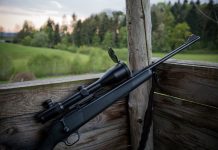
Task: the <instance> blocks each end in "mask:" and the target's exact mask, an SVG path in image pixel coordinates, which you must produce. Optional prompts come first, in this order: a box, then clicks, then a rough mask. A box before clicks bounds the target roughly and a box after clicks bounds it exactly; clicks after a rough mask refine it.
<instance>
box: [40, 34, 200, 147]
mask: <svg viewBox="0 0 218 150" xmlns="http://www.w3.org/2000/svg"><path fill="white" fill-rule="evenodd" d="M199 39H200V37H199V36H196V35H191V36H190V37H189V38H188V40H187V41H186V42H185V43H184V44H183V45H181V46H180V47H178V48H176V49H175V50H173V51H171V52H170V53H169V54H167V55H166V56H165V57H163V58H162V59H160V60H158V61H156V62H154V63H153V64H151V65H149V66H147V67H146V68H144V69H142V70H140V71H139V72H137V73H136V74H134V75H132V77H129V75H130V71H129V69H128V67H127V66H126V65H125V64H124V63H121V62H120V61H118V59H117V57H116V55H115V54H114V53H113V51H112V50H109V55H110V56H111V58H112V60H114V61H115V62H117V65H116V66H117V67H116V66H115V67H114V68H119V69H114V68H112V69H110V70H109V71H107V72H106V74H105V75H104V76H103V77H102V78H100V79H99V80H97V81H96V82H95V83H94V85H96V83H97V84H100V83H99V82H103V81H108V82H106V83H107V84H101V85H108V84H109V83H114V81H119V80H120V79H122V78H125V79H124V81H123V82H121V83H120V84H119V85H118V86H116V87H115V88H113V89H112V90H110V91H108V92H107V93H105V94H104V95H102V96H100V97H99V98H97V99H94V100H91V101H89V100H87V101H85V102H84V103H82V104H81V105H80V107H78V108H75V107H73V108H74V109H69V108H70V105H74V104H75V103H77V102H78V101H80V100H81V99H82V98H80V100H78V99H76V100H73V101H72V102H70V105H68V106H67V108H68V109H67V111H66V112H65V113H64V114H63V115H62V116H61V117H59V118H58V119H56V120H55V121H53V122H52V124H51V126H50V127H49V131H48V133H47V137H46V139H45V140H44V141H43V142H42V143H41V144H40V146H39V148H38V149H39V150H52V149H53V148H54V147H55V145H56V144H57V143H59V142H61V141H63V140H66V141H65V144H67V145H68V144H69V143H68V142H67V138H68V137H69V136H70V135H72V134H74V133H75V134H76V135H77V137H78V138H77V140H76V141H74V142H73V143H71V144H74V143H75V142H77V141H78V140H79V134H78V132H76V131H77V130H78V129H79V128H80V127H81V126H83V125H84V124H85V123H87V122H88V121H89V120H91V119H92V118H94V117H95V116H96V115H98V114H99V113H101V112H102V111H104V110H105V109H106V108H108V107H109V106H111V105H112V104H113V103H114V102H116V101H117V100H118V99H119V98H121V97H122V96H125V95H126V94H128V93H129V92H131V91H132V90H134V89H135V88H137V87H138V86H139V85H141V84H142V83H143V82H145V81H147V80H148V79H150V78H151V77H152V76H153V69H154V68H155V67H157V66H158V65H160V64H161V63H163V62H164V61H166V60H167V59H169V58H171V57H172V56H174V55H175V54H177V53H178V52H180V51H182V50H184V49H185V48H187V47H188V46H190V45H192V44H193V43H195V42H196V41H198V40H199ZM111 70H112V71H111ZM110 75H112V77H110ZM103 79H104V80H103ZM117 79H119V80H117ZM88 87H93V88H88ZM88 87H87V88H85V89H91V90H90V91H91V93H94V92H95V90H96V89H99V88H100V87H102V86H97V87H98V88H95V86H93V84H91V85H90V86H88ZM81 93H82V92H81V91H80V94H81ZM76 95H77V94H76ZM88 95H89V93H88V94H85V96H88ZM85 96H84V95H83V94H82V97H85ZM73 97H74V96H73ZM71 100H72V97H71V98H70V101H71ZM67 101H68V102H69V99H67ZM65 103H67V102H66V100H65V101H64V102H63V103H61V104H65ZM58 105H59V104H58ZM55 107H59V106H55ZM51 108H53V105H52V106H51ZM62 112H64V111H62ZM40 114H44V113H40ZM45 114H46V113H45ZM55 114H57V113H55ZM39 116H42V115H39ZM45 116H46V115H45ZM51 116H52V117H53V115H51ZM54 116H55V115H54ZM52 117H48V118H52Z"/></svg>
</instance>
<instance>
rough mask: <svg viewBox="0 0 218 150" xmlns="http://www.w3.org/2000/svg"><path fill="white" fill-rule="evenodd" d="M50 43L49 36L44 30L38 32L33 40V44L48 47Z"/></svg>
mask: <svg viewBox="0 0 218 150" xmlns="http://www.w3.org/2000/svg"><path fill="white" fill-rule="evenodd" d="M48 43H49V37H48V34H46V33H45V32H44V31H39V32H36V33H35V34H34V36H33V39H32V41H31V45H32V46H36V47H47V46H48Z"/></svg>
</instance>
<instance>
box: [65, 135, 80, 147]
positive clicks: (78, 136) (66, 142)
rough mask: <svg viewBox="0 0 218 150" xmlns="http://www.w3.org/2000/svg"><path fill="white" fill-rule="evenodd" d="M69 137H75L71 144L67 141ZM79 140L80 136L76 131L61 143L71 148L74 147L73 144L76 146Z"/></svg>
mask: <svg viewBox="0 0 218 150" xmlns="http://www.w3.org/2000/svg"><path fill="white" fill-rule="evenodd" d="M71 136H73V137H74V136H77V140H75V141H74V140H73V142H70V141H69V138H70V137H71ZM79 140H80V134H79V133H78V131H77V132H74V133H72V134H71V135H70V136H68V137H67V138H66V139H65V140H63V142H64V144H65V145H67V146H72V145H74V144H76V143H77V142H78V141H79Z"/></svg>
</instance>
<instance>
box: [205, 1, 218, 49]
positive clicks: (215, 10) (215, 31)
mask: <svg viewBox="0 0 218 150" xmlns="http://www.w3.org/2000/svg"><path fill="white" fill-rule="evenodd" d="M205 14H206V16H207V17H206V19H207V20H206V24H205V29H204V38H205V39H207V41H208V43H207V46H208V47H210V48H211V49H216V48H218V20H217V19H218V18H217V14H218V4H216V5H214V2H213V0H210V1H209V3H208V4H207V6H206V8H205Z"/></svg>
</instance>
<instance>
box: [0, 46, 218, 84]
mask: <svg viewBox="0 0 218 150" xmlns="http://www.w3.org/2000/svg"><path fill="white" fill-rule="evenodd" d="M115 51H116V53H117V55H118V57H119V58H120V59H121V60H124V61H127V57H128V56H127V49H116V50H115ZM164 55H165V54H163V53H153V57H163V56H164ZM174 58H176V59H181V60H196V61H208V62H218V54H195V53H193V54H192V53H191V54H189V53H182V54H178V55H176V56H175V57H174ZM112 65H113V62H112V61H111V60H110V58H109V57H108V55H107V52H106V51H105V50H102V49H100V48H94V47H80V48H77V50H76V51H74V52H70V51H64V50H58V49H49V48H36V47H29V46H22V45H18V44H9V43H0V68H1V71H0V81H8V80H11V79H12V78H13V77H14V76H15V75H16V74H18V73H22V72H31V73H33V74H34V76H35V77H36V78H44V77H51V76H60V75H72V74H82V73H88V72H103V71H105V70H106V69H108V68H109V67H110V66H112Z"/></svg>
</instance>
